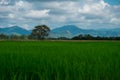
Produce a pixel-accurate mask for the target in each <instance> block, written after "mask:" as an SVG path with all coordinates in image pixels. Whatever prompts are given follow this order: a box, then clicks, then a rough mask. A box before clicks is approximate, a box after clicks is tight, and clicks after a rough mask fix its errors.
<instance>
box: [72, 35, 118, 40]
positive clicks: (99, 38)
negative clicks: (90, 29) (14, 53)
mask: <svg viewBox="0 0 120 80" xmlns="http://www.w3.org/2000/svg"><path fill="white" fill-rule="evenodd" d="M72 40H120V37H101V36H96V37H95V36H91V35H90V34H85V35H82V34H80V35H78V36H75V37H73V38H72Z"/></svg>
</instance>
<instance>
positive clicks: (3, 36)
mask: <svg viewBox="0 0 120 80" xmlns="http://www.w3.org/2000/svg"><path fill="white" fill-rule="evenodd" d="M46 39H47V40H120V37H101V36H96V37H94V36H91V35H90V34H85V35H82V34H80V35H78V36H75V37H73V38H67V37H58V38H50V37H48V38H46ZM0 40H37V39H35V38H32V36H31V35H15V34H14V35H6V34H0Z"/></svg>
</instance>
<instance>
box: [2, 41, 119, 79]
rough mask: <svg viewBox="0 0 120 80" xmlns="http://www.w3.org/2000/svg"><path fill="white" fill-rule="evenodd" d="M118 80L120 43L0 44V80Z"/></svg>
mask: <svg viewBox="0 0 120 80" xmlns="http://www.w3.org/2000/svg"><path fill="white" fill-rule="evenodd" d="M119 79H120V42H115V41H113V42H112V41H109V42H94V41H92V42H62V41H55V42H54V41H53V42H52V41H23V42H22V41H1V42H0V80H119Z"/></svg>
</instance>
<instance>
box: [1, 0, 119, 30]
mask: <svg viewBox="0 0 120 80" xmlns="http://www.w3.org/2000/svg"><path fill="white" fill-rule="evenodd" d="M42 24H45V25H47V26H49V27H50V28H51V29H54V28H57V27H61V26H64V25H76V26H78V27H79V28H83V29H104V28H105V29H110V28H120V0H0V28H4V27H11V26H16V25H17V26H20V27H22V28H25V29H32V28H34V26H36V25H42Z"/></svg>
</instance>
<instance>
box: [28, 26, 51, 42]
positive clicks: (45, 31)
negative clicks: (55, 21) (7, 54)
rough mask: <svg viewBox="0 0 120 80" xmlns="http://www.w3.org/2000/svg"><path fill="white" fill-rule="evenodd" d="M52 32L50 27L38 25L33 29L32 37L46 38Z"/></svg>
mask: <svg viewBox="0 0 120 80" xmlns="http://www.w3.org/2000/svg"><path fill="white" fill-rule="evenodd" d="M49 32H50V28H49V27H48V26H46V25H38V26H35V28H34V29H33V30H32V33H31V35H30V36H31V37H32V38H33V39H39V40H40V39H45V38H46V37H47V36H48V35H49Z"/></svg>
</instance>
